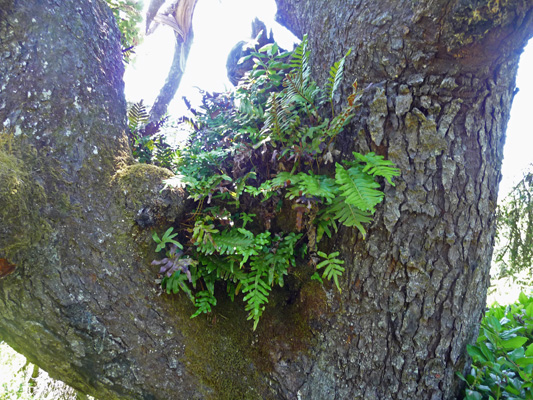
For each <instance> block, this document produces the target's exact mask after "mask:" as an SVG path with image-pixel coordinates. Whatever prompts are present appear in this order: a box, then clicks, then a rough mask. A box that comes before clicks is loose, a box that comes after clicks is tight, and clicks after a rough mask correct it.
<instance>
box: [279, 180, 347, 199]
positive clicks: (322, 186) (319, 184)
mask: <svg viewBox="0 0 533 400" xmlns="http://www.w3.org/2000/svg"><path fill="white" fill-rule="evenodd" d="M337 192H338V187H337V185H336V182H335V180H334V179H332V178H328V177H327V176H323V175H313V174H312V173H311V174H306V173H305V172H300V173H299V174H298V175H296V179H295V183H294V185H293V186H292V187H290V188H289V190H288V191H287V195H286V197H288V198H289V199H290V200H292V199H294V198H297V197H301V196H302V195H303V196H307V197H318V198H320V199H322V200H324V202H325V203H326V204H331V202H332V200H333V199H334V198H335V197H336V196H337Z"/></svg>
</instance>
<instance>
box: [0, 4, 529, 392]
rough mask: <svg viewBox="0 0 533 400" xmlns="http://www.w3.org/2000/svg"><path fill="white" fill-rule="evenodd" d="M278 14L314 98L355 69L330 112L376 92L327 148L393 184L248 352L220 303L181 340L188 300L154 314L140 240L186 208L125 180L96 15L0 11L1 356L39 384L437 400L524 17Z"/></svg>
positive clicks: (485, 252) (144, 175) (107, 30)
mask: <svg viewBox="0 0 533 400" xmlns="http://www.w3.org/2000/svg"><path fill="white" fill-rule="evenodd" d="M502 3H503V2H502ZM368 4H371V5H368ZM278 6H279V10H280V11H279V14H280V16H281V20H282V22H283V23H285V24H286V25H287V26H288V27H290V28H291V29H292V30H293V31H294V32H295V33H296V34H298V35H300V36H301V35H302V34H303V33H304V32H308V33H309V37H310V43H311V46H312V48H313V50H314V53H313V54H314V66H315V69H314V75H315V77H316V78H317V79H318V80H319V81H321V82H323V81H324V80H325V79H326V74H327V71H328V69H329V66H330V65H331V64H332V62H333V61H335V60H336V59H338V58H339V57H340V56H341V55H343V54H344V53H345V52H346V50H347V49H348V47H353V48H354V50H355V51H354V53H355V54H354V56H352V57H351V58H349V59H348V61H347V65H346V72H345V77H346V80H347V83H346V86H345V87H344V90H343V92H344V93H343V94H342V96H339V104H340V102H341V101H343V100H342V99H344V98H345V97H346V96H347V94H349V85H350V84H351V82H352V81H353V80H354V79H355V78H357V79H358V81H359V84H360V87H366V86H368V85H369V84H370V83H372V84H374V85H373V86H372V87H371V88H370V89H368V90H367V91H366V94H365V97H364V104H363V106H362V107H361V110H360V114H359V116H358V117H357V118H356V120H355V121H354V122H353V124H352V125H351V126H350V128H349V129H348V130H347V132H346V134H345V135H344V137H343V138H342V143H341V146H339V147H341V148H342V149H343V154H344V156H349V154H350V153H349V151H350V150H352V149H358V150H361V151H368V150H371V151H376V152H377V153H379V154H384V155H386V156H387V157H388V158H389V159H391V160H393V161H394V162H396V163H397V164H398V166H399V167H400V168H401V170H402V176H401V179H398V180H397V184H396V186H395V187H389V186H386V187H385V192H386V199H385V203H384V204H383V206H382V207H381V208H380V209H379V211H378V214H377V215H376V218H375V222H374V223H373V225H372V226H371V227H370V229H369V230H368V235H367V238H366V240H365V241H363V240H362V238H361V237H360V236H358V235H356V232H355V231H352V230H345V231H343V232H341V234H340V235H338V236H337V238H335V240H334V241H331V243H329V244H328V246H329V247H331V248H333V249H337V250H339V251H341V253H342V254H341V255H342V256H343V257H344V259H345V260H346V267H347V271H346V273H345V275H344V277H343V279H342V282H341V287H342V288H343V291H342V295H339V294H338V293H337V292H336V291H335V290H333V289H331V290H323V289H321V288H320V286H318V284H317V283H316V282H315V281H312V282H303V283H302V282H300V283H296V282H289V284H288V285H287V288H285V289H283V290H277V291H275V292H274V294H273V298H272V299H271V300H270V303H269V307H268V308H267V311H266V312H265V314H264V317H263V319H262V321H261V323H260V325H259V327H258V330H257V331H256V332H255V333H252V332H251V327H250V326H249V325H248V324H245V318H246V317H245V313H244V312H243V311H242V310H241V308H242V307H241V305H240V304H238V303H236V304H233V303H230V302H229V301H226V300H224V298H223V297H222V296H221V297H220V303H219V305H218V306H217V311H216V312H215V314H214V315H213V317H212V318H210V319H209V320H207V319H205V318H204V319H202V318H195V319H193V320H191V319H190V318H189V315H190V314H191V313H192V305H191V304H190V303H189V302H188V300H186V299H185V298H184V297H181V296H166V295H162V296H160V295H159V293H158V289H157V285H156V284H155V283H154V278H155V274H156V271H155V270H154V269H153V267H150V266H149V264H150V261H151V259H152V258H153V257H154V256H153V254H154V253H153V250H154V246H153V244H152V243H151V238H150V235H151V229H156V230H159V231H162V230H163V229H165V228H166V227H167V226H168V224H170V223H174V222H176V223H179V220H180V216H181V214H182V213H183V211H185V210H186V209H187V204H186V203H185V202H184V200H183V199H184V197H185V196H184V195H183V193H180V192H171V191H168V190H167V191H162V192H160V189H161V188H162V184H161V180H162V179H163V178H165V177H168V176H169V175H170V173H169V172H168V171H166V170H163V169H158V168H156V167H153V166H139V165H134V164H132V163H131V159H130V156H129V150H128V148H127V141H126V139H125V135H124V131H125V128H126V124H125V101H124V97H123V84H122V72H123V71H122V70H123V67H122V61H121V54H120V45H119V40H118V39H119V36H118V35H119V33H118V31H117V30H116V28H115V25H114V23H113V20H112V16H111V14H110V12H108V10H107V9H106V7H105V4H104V3H103V1H92V2H79V1H74V0H63V1H61V2H59V1H54V0H33V1H28V0H25V1H16V0H0V57H1V60H0V61H1V62H0V82H1V83H0V122H2V124H3V127H4V128H5V129H4V130H3V132H2V133H1V136H0V179H1V180H2V181H3V182H7V183H9V185H10V186H9V188H10V190H9V191H7V190H3V189H2V188H0V217H1V218H2V221H1V224H0V261H1V260H3V261H2V262H1V263H0V267H1V266H2V265H15V267H16V268H15V270H14V272H13V273H11V274H9V275H7V276H6V277H4V278H2V279H0V337H1V338H2V339H3V340H5V341H6V342H7V343H9V344H10V345H11V346H12V347H13V348H15V349H16V350H17V351H19V352H21V353H23V354H24V355H26V356H27V357H28V358H29V359H30V360H31V362H33V363H35V364H37V365H39V366H40V367H41V368H44V369H45V370H47V371H48V372H49V373H50V375H51V376H53V377H56V378H60V379H62V380H64V381H65V382H66V383H68V384H69V385H71V386H73V387H74V388H76V389H77V390H80V391H82V392H84V393H87V394H91V395H94V396H96V397H98V398H101V399H118V398H128V399H201V398H202V399H203V398H213V399H244V398H245V399H279V398H283V399H295V398H303V399H346V398H356V399H359V398H364V399H413V398H420V399H453V398H455V397H456V395H457V393H458V382H457V380H456V378H455V376H454V372H455V371H461V370H464V369H465V368H466V366H467V363H468V360H467V359H466V356H465V352H464V349H465V346H466V344H467V343H469V342H470V341H472V340H473V339H474V338H475V336H476V333H477V327H478V323H479V320H480V317H481V313H482V310H483V307H484V301H485V293H486V289H487V286H488V269H489V262H490V255H491V248H492V241H493V231H494V223H493V217H494V208H495V205H496V197H497V187H498V181H499V179H500V172H499V171H500V164H501V159H502V146H503V142H504V133H505V127H506V123H507V120H508V117H509V110H510V107H511V102H512V97H513V93H514V92H513V91H514V77H515V73H516V68H517V63H518V57H519V53H520V50H521V49H522V48H523V46H524V44H525V42H526V40H527V39H528V38H529V37H531V36H532V35H533V10H532V9H533V5H532V4H530V2H529V1H526V0H515V1H509V2H505V5H502V4H500V3H494V4H492V3H490V4H487V2H486V1H481V0H480V1H451V2H450V1H444V0H434V1H431V2H419V3H416V4H415V3H414V2H412V1H407V0H405V1H400V0H396V1H394V2H388V1H385V0H381V1H379V0H378V1H372V2H371V3H370V2H364V1H347V0H343V1H322V2H317V1H312V0H299V1H296V0H278ZM489 6H490V7H489ZM326 44H327V45H326ZM4 187H8V185H7V184H6V185H4ZM13 189H16V190H15V191H13ZM6 210H7V211H6ZM0 275H2V274H1V271H0Z"/></svg>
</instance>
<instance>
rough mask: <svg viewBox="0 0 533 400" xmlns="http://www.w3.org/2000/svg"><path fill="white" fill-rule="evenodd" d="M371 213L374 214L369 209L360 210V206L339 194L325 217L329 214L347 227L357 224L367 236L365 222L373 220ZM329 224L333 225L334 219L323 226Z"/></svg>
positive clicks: (360, 230)
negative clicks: (349, 202) (352, 203)
mask: <svg viewBox="0 0 533 400" xmlns="http://www.w3.org/2000/svg"><path fill="white" fill-rule="evenodd" d="M371 215H372V214H371V213H370V212H368V211H363V210H360V209H359V208H357V207H355V206H353V205H351V204H348V203H347V202H346V199H345V198H344V197H342V196H339V197H337V198H336V199H335V201H334V202H333V204H332V205H331V206H330V207H329V208H328V209H326V212H325V213H324V215H323V217H324V216H327V217H329V218H332V219H334V220H338V221H339V222H340V223H341V224H343V225H344V226H347V227H353V226H355V227H356V228H357V229H358V230H359V232H361V234H362V235H363V238H364V237H365V236H366V230H365V228H364V226H363V224H367V223H369V222H372V217H371ZM329 225H333V221H332V222H330V223H329V224H328V223H326V224H323V225H322V228H323V229H325V227H329ZM335 231H336V226H335ZM317 240H318V238H317Z"/></svg>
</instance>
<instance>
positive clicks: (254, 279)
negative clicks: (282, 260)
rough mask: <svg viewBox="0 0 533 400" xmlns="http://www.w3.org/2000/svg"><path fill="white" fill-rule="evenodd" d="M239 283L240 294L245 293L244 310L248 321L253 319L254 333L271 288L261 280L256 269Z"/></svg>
mask: <svg viewBox="0 0 533 400" xmlns="http://www.w3.org/2000/svg"><path fill="white" fill-rule="evenodd" d="M241 282H242V284H243V288H242V292H243V293H246V295H245V296H244V299H243V300H244V301H245V302H246V306H245V308H244V309H245V310H246V311H248V320H251V319H253V321H254V327H253V330H254V331H255V329H256V328H257V324H258V323H259V319H260V318H261V316H262V315H263V311H264V310H265V304H266V303H268V296H269V294H270V290H271V288H270V286H269V285H268V284H267V283H266V282H265V281H264V280H263V276H262V273H261V272H260V271H259V270H257V269H255V270H253V271H252V272H251V273H250V274H249V277H248V278H247V279H246V280H244V281H241Z"/></svg>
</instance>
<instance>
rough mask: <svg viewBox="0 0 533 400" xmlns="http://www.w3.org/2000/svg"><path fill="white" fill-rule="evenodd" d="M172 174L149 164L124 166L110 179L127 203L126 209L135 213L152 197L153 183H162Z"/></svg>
mask: <svg viewBox="0 0 533 400" xmlns="http://www.w3.org/2000/svg"><path fill="white" fill-rule="evenodd" d="M173 175H174V174H173V173H172V172H171V171H169V170H168V169H166V168H160V167H156V166H155V165H150V164H133V165H126V166H124V167H123V168H121V169H119V170H118V171H117V172H116V173H115V175H114V176H113V179H112V184H113V185H117V186H118V189H119V190H120V191H121V192H122V195H124V196H125V197H126V198H128V200H129V201H131V202H133V203H131V204H128V205H127V208H129V209H131V210H133V211H137V210H138V209H139V208H140V207H142V206H143V205H144V204H147V203H149V202H150V200H151V199H152V198H153V197H154V187H155V186H154V182H163V180H165V179H168V178H170V177H171V176H173Z"/></svg>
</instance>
